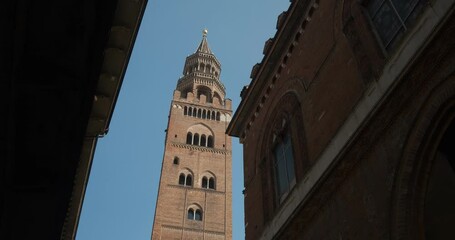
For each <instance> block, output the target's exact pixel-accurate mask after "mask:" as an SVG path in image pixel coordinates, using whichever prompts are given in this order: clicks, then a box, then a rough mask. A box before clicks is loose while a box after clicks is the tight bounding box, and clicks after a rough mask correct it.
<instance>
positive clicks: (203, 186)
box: [202, 177, 208, 188]
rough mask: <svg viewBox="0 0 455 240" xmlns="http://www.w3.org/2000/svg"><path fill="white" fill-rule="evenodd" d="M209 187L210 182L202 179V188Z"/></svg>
mask: <svg viewBox="0 0 455 240" xmlns="http://www.w3.org/2000/svg"><path fill="white" fill-rule="evenodd" d="M207 187H208V180H207V177H203V178H202V188H207Z"/></svg>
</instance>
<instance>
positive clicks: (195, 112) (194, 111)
mask: <svg viewBox="0 0 455 240" xmlns="http://www.w3.org/2000/svg"><path fill="white" fill-rule="evenodd" d="M196 114H197V109H196V108H193V117H196Z"/></svg>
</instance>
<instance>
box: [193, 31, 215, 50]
mask: <svg viewBox="0 0 455 240" xmlns="http://www.w3.org/2000/svg"><path fill="white" fill-rule="evenodd" d="M207 33H208V31H207V29H204V31H202V41H201V43H200V44H199V47H198V48H197V50H196V52H200V53H207V54H213V53H212V50H210V47H209V43H208V42H207Z"/></svg>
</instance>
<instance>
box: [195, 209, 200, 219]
mask: <svg viewBox="0 0 455 240" xmlns="http://www.w3.org/2000/svg"><path fill="white" fill-rule="evenodd" d="M194 220H196V221H202V211H201V210H199V209H197V210H196V212H195V214H194Z"/></svg>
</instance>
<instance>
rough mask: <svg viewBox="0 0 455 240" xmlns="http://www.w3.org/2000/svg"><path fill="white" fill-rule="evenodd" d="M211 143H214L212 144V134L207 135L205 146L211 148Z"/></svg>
mask: <svg viewBox="0 0 455 240" xmlns="http://www.w3.org/2000/svg"><path fill="white" fill-rule="evenodd" d="M213 145H214V144H213V136H209V137H208V138H207V147H209V148H213Z"/></svg>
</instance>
